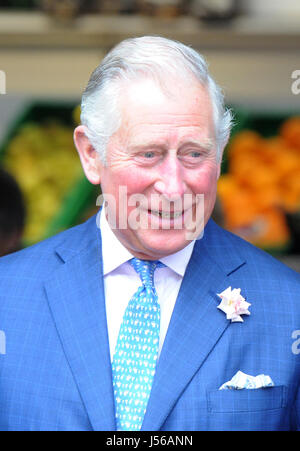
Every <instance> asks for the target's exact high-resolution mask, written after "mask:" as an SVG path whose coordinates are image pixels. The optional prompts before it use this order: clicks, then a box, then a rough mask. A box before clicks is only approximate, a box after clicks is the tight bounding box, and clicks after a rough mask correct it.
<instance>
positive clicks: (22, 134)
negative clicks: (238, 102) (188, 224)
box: [0, 103, 300, 252]
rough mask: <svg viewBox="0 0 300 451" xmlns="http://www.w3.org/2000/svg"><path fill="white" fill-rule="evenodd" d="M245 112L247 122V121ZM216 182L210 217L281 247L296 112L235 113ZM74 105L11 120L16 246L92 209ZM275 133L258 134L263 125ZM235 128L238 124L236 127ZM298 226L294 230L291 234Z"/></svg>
mask: <svg viewBox="0 0 300 451" xmlns="http://www.w3.org/2000/svg"><path fill="white" fill-rule="evenodd" d="M249 117H250V118H251V121H249ZM238 119H239V120H238V121H237V122H238V123H239V126H238V127H237V129H236V131H235V132H234V135H233V138H231V140H230V143H229V145H228V146H227V149H226V151H225V158H224V160H225V161H224V162H225V171H223V172H224V175H222V176H221V177H220V179H219V182H218V204H217V205H220V206H221V217H220V216H219V220H218V219H217V218H215V219H217V222H219V223H221V225H223V226H224V227H225V228H226V229H228V230H230V231H232V232H234V233H236V234H237V235H240V236H241V237H243V238H245V239H246V240H248V241H250V242H251V243H253V244H255V245H257V246H259V247H261V248H264V249H266V250H270V251H273V250H275V251H276V250H278V251H280V252H288V251H289V249H290V248H291V246H290V244H291V229H290V224H288V222H287V218H288V217H289V215H290V217H291V215H292V217H293V219H294V223H296V228H297V229H299V228H300V227H299V220H298V216H300V117H292V118H289V119H287V120H285V121H283V120H282V119H280V118H279V119H278V120H279V122H278V121H277V123H276V121H275V122H274V120H273V118H272V117H268V116H262V117H260V116H257V115H253V114H252V115H248V116H247V114H246V115H245V114H244V113H242V114H241V112H239V117H238ZM79 122H80V106H76V107H75V108H74V105H73V106H70V105H69V106H68V105H58V104H43V103H42V104H40V103H37V104H33V105H32V107H31V108H30V109H29V111H28V112H27V113H26V114H25V115H24V117H23V118H21V119H19V120H18V121H17V123H16V125H15V127H14V129H13V133H11V134H10V138H9V139H8V140H7V142H6V144H5V146H4V148H3V146H2V154H1V149H0V154H1V155H0V156H1V164H2V166H3V167H4V169H6V170H7V171H8V172H10V173H11V174H12V175H13V176H14V177H15V179H16V180H17V182H18V183H19V185H20V187H21V189H22V191H23V193H24V198H25V202H26V208H27V220H26V227H25V231H24V237H23V241H24V245H25V246H26V245H30V244H33V243H36V242H38V241H40V240H42V239H44V238H46V237H48V236H51V235H53V234H55V233H58V232H60V231H61V230H64V229H66V228H68V227H71V226H73V225H76V224H78V223H80V222H83V221H84V220H85V219H87V218H88V217H90V216H91V215H92V214H94V213H96V211H97V206H96V198H97V196H98V195H99V194H100V192H99V187H94V186H93V185H91V184H90V183H89V182H88V181H87V180H86V178H85V176H84V174H83V171H82V168H81V164H80V160H79V157H78V154H77V151H76V149H75V146H74V142H73V130H74V126H76V125H77V124H78V123H79ZM278 124H280V127H279V128H278V133H277V135H275V136H267V137H266V136H265V135H264V133H263V132H265V131H266V129H268V132H270V134H271V135H274V130H275V131H276V129H277V126H278ZM237 130H239V131H237ZM299 232H300V231H299V230H298V233H299Z"/></svg>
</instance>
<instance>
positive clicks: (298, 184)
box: [218, 106, 300, 255]
mask: <svg viewBox="0 0 300 451" xmlns="http://www.w3.org/2000/svg"><path fill="white" fill-rule="evenodd" d="M232 109H233V112H234V113H235V112H236V114H235V122H236V125H235V127H234V128H233V133H232V135H231V138H230V141H229V143H228V146H227V147H226V149H225V152H224V159H223V163H222V176H221V177H220V180H219V184H218V200H219V210H220V211H221V213H220V211H219V215H218V217H219V218H220V217H222V223H221V225H223V226H224V227H225V228H227V229H229V230H231V231H232V232H234V233H236V234H238V235H240V236H242V237H243V238H245V239H248V241H250V242H252V243H253V244H255V245H256V246H258V247H261V248H263V249H264V250H266V251H267V252H269V253H271V254H273V255H282V254H288V253H289V254H296V253H299V251H300V243H299V233H300V230H299V214H300V112H299V113H298V114H297V113H296V112H295V113H293V114H291V113H290V112H289V111H281V112H278V111H268V110H265V111H246V110H244V111H241V110H238V109H235V108H234V106H233V107H232ZM247 160H248V161H247ZM251 215H253V216H254V215H257V219H255V218H254V217H253V220H252V222H251V220H249V217H250V216H251ZM243 217H244V218H243ZM246 217H248V225H247V224H246V223H247V220H246ZM226 218H227V219H228V218H230V220H229V221H228V220H227V222H226ZM243 221H244V224H242V223H243ZM220 222H221V221H220ZM229 222H231V226H230V225H229ZM239 222H240V226H238V225H237V224H238V223H239ZM234 223H236V226H234V225H233V224H234ZM263 229H264V230H265V232H263Z"/></svg>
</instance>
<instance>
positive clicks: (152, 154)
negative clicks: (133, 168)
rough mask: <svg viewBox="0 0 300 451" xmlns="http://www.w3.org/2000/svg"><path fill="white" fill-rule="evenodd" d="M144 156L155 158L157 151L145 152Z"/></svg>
mask: <svg viewBox="0 0 300 451" xmlns="http://www.w3.org/2000/svg"><path fill="white" fill-rule="evenodd" d="M143 156H144V157H145V158H153V157H154V156H155V153H154V152H150V151H149V152H145V153H144V154H143Z"/></svg>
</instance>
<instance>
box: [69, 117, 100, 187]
mask: <svg viewBox="0 0 300 451" xmlns="http://www.w3.org/2000/svg"><path fill="white" fill-rule="evenodd" d="M74 143H75V146H76V148H77V151H78V153H79V157H80V161H81V165H82V168H83V170H84V173H85V175H86V178H87V179H88V180H89V182H91V183H92V184H93V185H100V182H101V168H102V167H103V165H102V163H101V160H100V156H99V153H98V152H97V151H96V150H95V149H94V147H93V146H92V144H91V142H90V140H89V139H88V137H87V136H86V134H85V126H84V125H79V126H78V127H76V128H75V130H74Z"/></svg>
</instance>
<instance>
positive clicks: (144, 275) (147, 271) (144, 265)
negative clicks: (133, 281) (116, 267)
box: [129, 258, 165, 288]
mask: <svg viewBox="0 0 300 451" xmlns="http://www.w3.org/2000/svg"><path fill="white" fill-rule="evenodd" d="M129 263H130V264H131V266H132V267H133V268H134V269H135V271H136V272H137V273H138V275H139V276H140V278H141V281H142V283H143V284H144V285H145V286H150V287H151V288H154V283H153V277H154V271H155V269H156V268H161V267H163V266H165V265H164V264H163V263H162V262H160V261H158V260H140V259H139V258H132V259H131V260H129Z"/></svg>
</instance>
